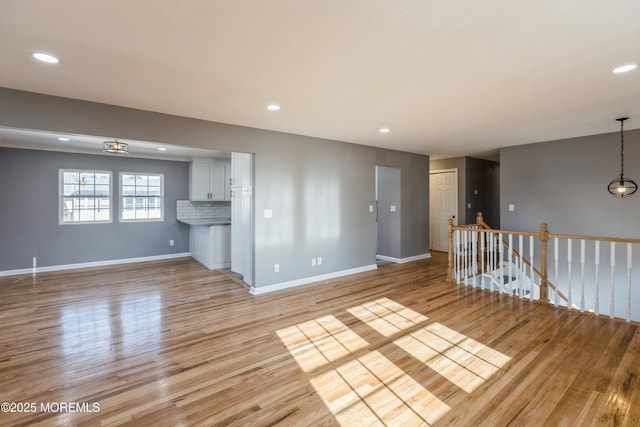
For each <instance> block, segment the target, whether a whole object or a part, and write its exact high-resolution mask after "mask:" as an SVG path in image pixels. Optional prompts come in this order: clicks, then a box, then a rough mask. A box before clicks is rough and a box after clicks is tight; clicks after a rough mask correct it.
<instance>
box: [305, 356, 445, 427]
mask: <svg viewBox="0 0 640 427" xmlns="http://www.w3.org/2000/svg"><path fill="white" fill-rule="evenodd" d="M311 384H312V385H313V387H314V388H315V389H316V391H317V392H318V394H319V395H320V397H321V398H322V400H323V401H324V402H325V404H326V405H327V407H328V408H329V410H330V411H331V412H332V413H333V414H334V415H335V417H336V419H337V421H338V422H339V423H340V424H341V425H343V426H353V425H371V424H374V425H375V424H384V425H399V426H400V425H401V426H412V425H424V424H425V423H428V424H432V423H434V422H435V421H437V420H438V419H439V418H441V417H442V416H443V415H444V414H446V413H447V412H448V411H449V407H448V406H447V405H446V404H445V403H444V402H442V401H441V400H440V399H438V398H437V397H436V396H434V395H433V394H432V393H430V392H429V391H428V390H427V389H425V388H424V387H423V386H422V385H421V384H420V383H418V382H417V381H416V380H414V379H413V378H412V377H411V376H409V375H408V374H406V373H405V372H404V371H402V370H401V369H400V368H398V367H397V366H396V365H395V364H394V363H392V362H391V361H390V360H389V359H387V358H386V357H384V356H383V355H382V354H380V353H379V352H377V351H373V352H370V353H366V354H364V355H363V356H361V357H359V358H357V359H356V360H351V361H349V362H347V363H345V364H343V365H341V366H340V367H338V368H336V369H332V370H330V371H328V372H325V373H323V374H321V375H318V376H317V377H315V378H313V379H312V380H311Z"/></svg>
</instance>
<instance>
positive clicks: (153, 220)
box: [118, 172, 165, 222]
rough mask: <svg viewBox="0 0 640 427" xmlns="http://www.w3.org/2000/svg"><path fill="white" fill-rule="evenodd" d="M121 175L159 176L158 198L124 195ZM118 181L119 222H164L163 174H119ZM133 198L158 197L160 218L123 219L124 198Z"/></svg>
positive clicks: (134, 204)
mask: <svg viewBox="0 0 640 427" xmlns="http://www.w3.org/2000/svg"><path fill="white" fill-rule="evenodd" d="M123 175H135V176H146V177H147V178H148V177H150V176H159V177H160V195H159V196H131V195H127V196H125V195H124V191H122V190H123V187H122V185H123V183H122V176H123ZM118 178H119V179H118V181H119V185H118V191H119V198H120V206H119V207H118V211H119V219H120V222H162V221H164V205H165V202H164V174H163V173H155V172H120V173H119V174H118ZM130 197H133V198H134V199H135V198H142V199H144V198H147V199H148V198H149V197H159V198H160V218H124V217H123V214H124V207H125V198H130ZM133 206H134V208H135V206H136V203H135V201H134V203H133Z"/></svg>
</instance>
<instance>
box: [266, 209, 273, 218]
mask: <svg viewBox="0 0 640 427" xmlns="http://www.w3.org/2000/svg"><path fill="white" fill-rule="evenodd" d="M264 217H265V218H273V211H272V210H271V209H265V210H264Z"/></svg>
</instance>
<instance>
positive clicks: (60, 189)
mask: <svg viewBox="0 0 640 427" xmlns="http://www.w3.org/2000/svg"><path fill="white" fill-rule="evenodd" d="M67 172H72V173H78V174H81V173H92V174H94V175H96V174H107V175H109V219H108V220H104V221H103V220H100V221H95V220H94V221H80V220H78V221H65V220H64V198H65V197H66V196H65V195H64V184H65V183H64V174H65V173H67ZM87 197H88V196H87ZM92 197H94V198H98V199H99V198H100V197H97V196H92ZM78 198H81V197H80V196H78ZM94 209H95V207H94ZM94 215H95V213H94ZM112 223H113V172H111V171H104V170H94V169H64V168H60V169H58V225H78V224H112Z"/></svg>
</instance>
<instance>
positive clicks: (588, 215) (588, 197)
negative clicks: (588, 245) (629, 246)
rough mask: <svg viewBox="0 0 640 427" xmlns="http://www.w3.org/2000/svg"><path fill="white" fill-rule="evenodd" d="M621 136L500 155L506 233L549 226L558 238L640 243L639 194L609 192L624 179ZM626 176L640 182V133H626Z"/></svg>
mask: <svg viewBox="0 0 640 427" xmlns="http://www.w3.org/2000/svg"><path fill="white" fill-rule="evenodd" d="M612 122H613V121H612ZM615 126H616V123H612V127H615ZM619 135H620V134H619V132H618V133H616V132H613V133H608V134H603V135H593V136H586V137H580V138H572V139H566V140H561V141H551V142H543V143H538V144H529V145H521V146H517V147H508V148H503V149H502V150H500V193H501V195H500V206H501V207H500V221H501V224H502V228H503V229H509V230H531V231H536V230H539V229H540V224H541V223H543V222H546V223H547V224H548V225H549V229H550V231H552V232H556V233H567V234H589V235H601V236H602V235H605V236H619V237H634V238H639V237H640V225H639V224H640V193H637V194H635V195H634V196H632V197H630V198H626V199H618V198H615V197H613V196H611V195H610V194H609V192H608V191H607V185H608V184H609V182H610V181H611V180H612V179H614V178H616V176H619V175H620V136H619ZM625 176H626V177H628V178H632V179H634V180H635V181H636V182H640V130H632V131H625ZM509 204H514V205H515V211H514V212H509V211H508V205H509Z"/></svg>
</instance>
